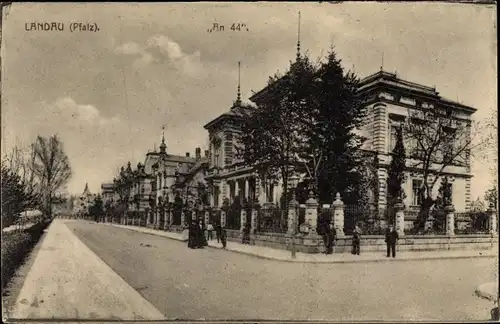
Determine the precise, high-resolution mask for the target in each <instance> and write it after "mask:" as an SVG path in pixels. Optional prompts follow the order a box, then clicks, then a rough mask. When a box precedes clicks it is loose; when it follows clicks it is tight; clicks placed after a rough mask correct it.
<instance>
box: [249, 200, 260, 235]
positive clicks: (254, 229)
mask: <svg viewBox="0 0 500 324" xmlns="http://www.w3.org/2000/svg"><path fill="white" fill-rule="evenodd" d="M259 209H260V204H259V202H258V201H257V200H255V201H254V203H253V205H252V218H251V220H250V221H251V223H250V233H252V234H255V233H256V232H257V225H258V224H257V221H258V215H259Z"/></svg>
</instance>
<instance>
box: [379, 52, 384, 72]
mask: <svg viewBox="0 0 500 324" xmlns="http://www.w3.org/2000/svg"><path fill="white" fill-rule="evenodd" d="M383 70H384V52H382V62H380V71H383Z"/></svg>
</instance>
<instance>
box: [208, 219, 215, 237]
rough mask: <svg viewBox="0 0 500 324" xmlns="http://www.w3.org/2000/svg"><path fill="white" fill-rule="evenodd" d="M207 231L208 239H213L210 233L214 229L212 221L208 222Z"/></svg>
mask: <svg viewBox="0 0 500 324" xmlns="http://www.w3.org/2000/svg"><path fill="white" fill-rule="evenodd" d="M207 231H208V240H209V241H211V240H212V239H213V237H212V233H213V231H214V226H213V225H212V223H208V226H207Z"/></svg>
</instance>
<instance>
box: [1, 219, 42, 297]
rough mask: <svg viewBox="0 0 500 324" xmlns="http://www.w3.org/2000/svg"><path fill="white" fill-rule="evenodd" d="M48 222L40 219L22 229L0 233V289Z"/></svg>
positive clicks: (36, 240)
mask: <svg viewBox="0 0 500 324" xmlns="http://www.w3.org/2000/svg"><path fill="white" fill-rule="evenodd" d="M49 224H50V221H41V222H39V223H37V224H35V225H33V226H32V227H30V228H27V229H25V230H24V231H20V232H19V231H14V232H9V233H2V246H1V247H2V281H1V289H2V290H3V289H4V287H5V285H6V284H7V283H8V282H9V280H10V279H11V278H12V276H13V275H14V273H15V271H16V270H17V268H18V267H19V266H20V265H21V264H22V263H23V261H24V259H25V257H26V255H28V253H29V252H30V251H31V249H32V248H33V247H34V246H35V244H36V243H37V242H38V240H39V239H40V237H41V236H42V234H43V231H44V230H45V229H46V228H47V226H48V225H49Z"/></svg>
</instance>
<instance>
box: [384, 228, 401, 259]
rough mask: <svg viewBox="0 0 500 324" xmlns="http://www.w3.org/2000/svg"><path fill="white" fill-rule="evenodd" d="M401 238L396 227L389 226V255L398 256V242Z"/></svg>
mask: <svg viewBox="0 0 500 324" xmlns="http://www.w3.org/2000/svg"><path fill="white" fill-rule="evenodd" d="M398 239H399V235H398V232H397V231H396V229H395V228H394V226H392V225H391V226H389V228H388V229H387V230H386V232H385V243H386V244H387V257H390V256H391V252H392V257H393V258H395V257H396V242H397V241H398Z"/></svg>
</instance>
